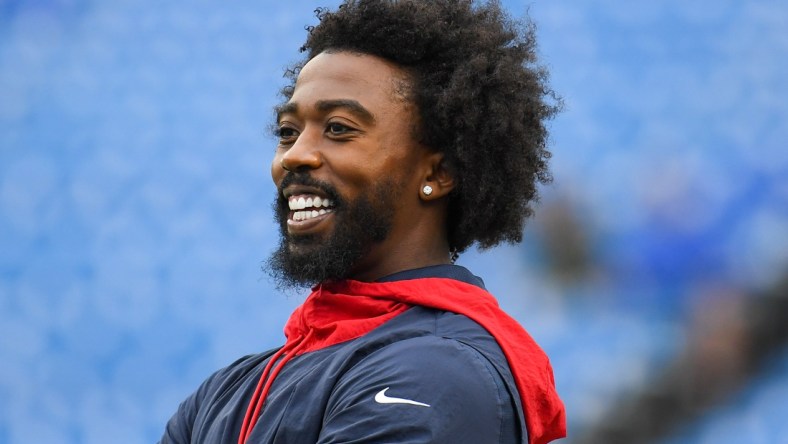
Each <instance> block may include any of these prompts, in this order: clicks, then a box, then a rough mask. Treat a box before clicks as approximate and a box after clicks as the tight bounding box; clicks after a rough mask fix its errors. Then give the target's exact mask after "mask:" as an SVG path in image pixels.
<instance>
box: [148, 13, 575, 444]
mask: <svg viewBox="0 0 788 444" xmlns="http://www.w3.org/2000/svg"><path fill="white" fill-rule="evenodd" d="M318 16H319V18H320V24H319V25H318V26H316V27H315V28H313V29H312V30H311V32H310V35H309V37H308V39H307V42H306V45H305V46H304V50H305V51H306V54H307V57H306V58H305V60H304V61H303V62H302V63H301V64H299V65H298V66H297V67H296V68H295V69H293V70H292V71H291V79H292V80H293V83H292V85H290V86H289V87H287V88H286V89H285V90H284V92H283V95H284V98H285V102H284V103H283V104H282V105H280V106H279V107H277V109H276V117H277V121H276V134H277V137H278V139H279V142H278V147H277V151H276V155H275V157H274V159H273V162H272V165H271V174H272V177H273V180H274V182H275V183H276V186H277V197H276V202H275V209H276V217H277V222H278V223H279V225H280V228H281V233H282V237H281V242H280V245H279V247H278V249H277V250H276V251H275V253H274V254H273V255H272V257H271V259H270V261H269V265H270V270H271V272H272V274H273V275H275V276H276V278H277V279H278V280H279V283H280V285H283V286H289V285H294V286H311V287H312V288H313V289H312V292H311V294H310V295H309V296H308V298H307V299H306V301H305V302H304V303H303V304H302V305H301V306H300V307H299V308H298V309H297V310H296V311H295V312H294V313H293V315H292V316H291V317H290V319H289V321H288V322H287V324H286V326H285V335H286V337H287V341H286V343H285V345H284V346H283V347H281V348H279V349H277V350H272V351H269V352H266V353H262V354H258V355H253V356H247V357H244V358H242V359H240V360H238V361H236V362H235V363H233V364H231V365H230V366H228V367H226V368H225V369H222V370H220V371H218V372H217V373H215V374H214V375H212V376H211V377H210V378H208V380H206V381H205V382H204V383H203V384H202V385H201V386H200V388H199V389H198V390H197V391H196V392H195V393H194V394H193V395H192V396H190V397H189V398H188V399H186V400H185V401H184V402H183V403H182V404H181V406H180V407H179V409H178V411H177V412H176V413H175V415H174V416H173V418H172V419H171V420H170V422H169V423H168V424H167V429H166V431H165V434H164V437H163V439H162V442H163V443H189V442H191V443H231V442H232V443H239V444H244V443H351V442H353V443H362V442H363V443H526V442H527V443H530V444H537V443H546V442H549V441H551V440H553V439H557V438H560V437H562V436H564V435H565V419H564V409H563V405H562V404H561V401H560V399H559V398H558V396H557V394H556V392H555V387H554V382H553V375H552V369H551V368H550V364H549V361H548V359H547V357H546V356H545V355H544V352H542V350H541V349H540V348H539V347H538V346H537V345H536V344H535V343H534V341H533V340H532V339H531V337H530V336H529V335H528V334H527V333H526V332H525V330H524V329H523V328H522V327H521V326H520V325H519V324H518V323H517V322H516V321H514V320H513V319H512V318H510V317H509V316H507V315H506V314H505V313H504V312H502V311H501V310H500V309H499V308H498V305H497V303H496V301H495V299H494V298H493V297H492V295H490V294H489V293H488V292H487V291H486V290H485V289H484V284H483V282H482V281H481V279H479V278H478V277H476V276H474V275H473V274H472V273H471V272H470V271H468V270H467V269H465V268H463V267H460V266H457V265H454V264H453V262H454V260H455V259H456V257H457V255H458V254H459V253H461V252H462V251H464V250H466V249H467V248H468V247H470V246H471V245H473V244H478V245H479V246H480V247H482V248H488V247H491V246H494V245H496V244H498V243H500V242H504V241H508V242H519V241H520V240H521V236H522V234H521V233H522V229H523V224H524V221H525V220H526V219H527V217H528V216H530V214H531V203H532V201H533V200H534V199H535V197H536V186H537V183H538V182H539V181H545V180H547V178H548V177H549V174H548V172H547V162H546V160H547V158H548V157H549V153H548V151H547V150H546V148H545V145H546V138H547V133H546V130H545V127H544V122H545V120H546V119H548V118H550V117H551V116H552V115H553V114H554V112H555V110H556V109H555V106H554V105H552V104H551V103H550V101H549V100H548V97H546V95H548V93H547V91H549V88H548V87H547V85H546V81H545V78H546V74H545V73H544V71H542V70H541V69H540V68H539V67H537V66H535V65H534V62H535V52H534V34H533V30H532V29H531V28H529V27H528V26H523V25H520V24H517V23H516V22H514V21H512V20H510V19H509V18H508V17H507V16H506V15H505V14H504V13H503V12H502V11H501V9H500V7H499V6H498V5H497V4H496V3H489V4H476V3H474V2H469V1H462V0H460V1H458V0H429V1H427V0H425V1H415V0H413V1H407V0H399V1H397V0H366V1H353V0H349V1H348V2H346V3H345V4H344V5H343V6H342V7H340V8H339V9H338V10H337V11H336V12H328V11H325V10H319V11H318Z"/></svg>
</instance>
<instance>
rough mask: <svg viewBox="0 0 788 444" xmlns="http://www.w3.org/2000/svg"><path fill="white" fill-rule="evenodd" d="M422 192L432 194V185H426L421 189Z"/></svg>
mask: <svg viewBox="0 0 788 444" xmlns="http://www.w3.org/2000/svg"><path fill="white" fill-rule="evenodd" d="M421 192H422V193H424V195H425V196H429V195H430V194H432V187H431V186H429V185H424V188H422V189H421Z"/></svg>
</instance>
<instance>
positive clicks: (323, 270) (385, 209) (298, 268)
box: [266, 173, 400, 289]
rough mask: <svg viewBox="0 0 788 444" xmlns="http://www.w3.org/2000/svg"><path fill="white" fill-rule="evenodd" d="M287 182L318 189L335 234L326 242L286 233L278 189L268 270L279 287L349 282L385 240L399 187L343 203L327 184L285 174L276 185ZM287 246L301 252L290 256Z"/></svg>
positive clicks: (387, 184) (384, 185) (383, 186)
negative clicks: (328, 204) (276, 236)
mask: <svg viewBox="0 0 788 444" xmlns="http://www.w3.org/2000/svg"><path fill="white" fill-rule="evenodd" d="M290 184H302V185H308V186H312V187H317V188H318V189H320V190H321V191H323V192H324V193H325V194H326V195H327V196H328V197H329V198H330V199H331V200H332V201H333V202H334V204H335V206H334V209H333V217H334V219H335V221H334V231H333V232H332V233H330V234H329V235H328V238H326V239H321V238H320V237H318V236H315V235H305V236H290V235H288V233H287V218H288V215H289V213H290V208H289V206H288V203H287V199H285V197H284V196H283V195H282V193H281V191H279V192H278V193H277V198H276V200H275V201H274V205H273V206H274V211H275V218H276V221H277V222H278V224H279V232H280V241H279V247H278V248H277V249H276V251H274V252H273V254H272V255H271V257H270V258H269V259H268V262H267V267H266V268H267V271H268V274H269V275H271V276H272V277H273V278H274V279H275V280H276V284H277V287H278V288H279V289H287V288H293V287H306V286H312V285H315V284H317V283H319V282H323V281H325V280H328V279H344V278H347V277H348V275H349V273H350V272H351V271H352V269H353V267H354V266H355V265H356V264H357V263H358V261H359V260H360V259H361V258H362V257H363V256H364V255H366V254H367V253H368V252H369V250H370V248H371V247H372V245H373V244H375V243H379V242H382V241H383V240H385V239H386V237H388V234H389V232H390V231H391V225H392V220H393V218H394V207H393V203H394V202H396V201H397V199H398V193H397V192H396V191H394V190H399V189H400V188H399V187H397V186H396V185H395V183H394V182H393V181H390V180H389V181H382V182H379V183H378V184H376V185H375V186H374V187H373V188H372V189H370V190H369V191H367V192H366V193H364V194H362V195H361V196H359V197H358V198H357V199H355V200H354V201H352V202H345V201H344V200H343V199H341V198H340V197H339V194H338V193H337V192H336V190H335V189H334V188H333V187H332V186H331V185H329V184H326V183H324V182H320V181H316V180H315V179H312V178H311V177H309V176H308V175H307V174H303V173H288V174H287V176H285V179H284V180H283V181H282V184H281V185H280V187H281V188H284V187H285V186H287V185H290ZM392 191H394V192H392ZM291 244H292V245H298V246H299V247H302V248H299V250H301V251H300V252H293V251H292V250H291V249H290V245H291ZM304 247H305V248H304Z"/></svg>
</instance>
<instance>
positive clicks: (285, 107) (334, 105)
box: [275, 99, 375, 125]
mask: <svg viewBox="0 0 788 444" xmlns="http://www.w3.org/2000/svg"><path fill="white" fill-rule="evenodd" d="M315 108H316V109H317V110H318V111H321V112H329V111H333V110H335V109H345V110H347V111H349V112H350V113H351V114H353V115H355V116H356V117H358V118H359V119H361V120H362V121H363V123H366V124H368V125H370V124H373V123H375V116H374V115H373V114H372V113H371V112H370V111H369V110H368V109H366V108H364V106H362V105H361V104H360V103H358V101H356V100H351V99H333V100H318V101H317V103H315ZM275 111H276V119H277V121H278V120H279V119H280V118H281V117H282V114H295V113H297V112H298V103H297V102H287V103H283V104H282V105H279V106H277V107H276V108H275Z"/></svg>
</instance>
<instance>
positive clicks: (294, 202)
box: [287, 196, 334, 211]
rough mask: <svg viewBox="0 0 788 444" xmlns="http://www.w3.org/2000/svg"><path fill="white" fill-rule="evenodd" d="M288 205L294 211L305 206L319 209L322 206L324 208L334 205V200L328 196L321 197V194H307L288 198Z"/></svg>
mask: <svg viewBox="0 0 788 444" xmlns="http://www.w3.org/2000/svg"><path fill="white" fill-rule="evenodd" d="M287 206H288V207H289V208H290V210H292V211H298V210H303V209H305V208H314V209H316V210H317V209H320V208H321V207H323V208H329V207H333V206H334V202H332V201H331V199H329V198H326V197H323V198H321V197H319V196H307V197H304V196H300V197H291V198H290V199H288V201H287Z"/></svg>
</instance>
